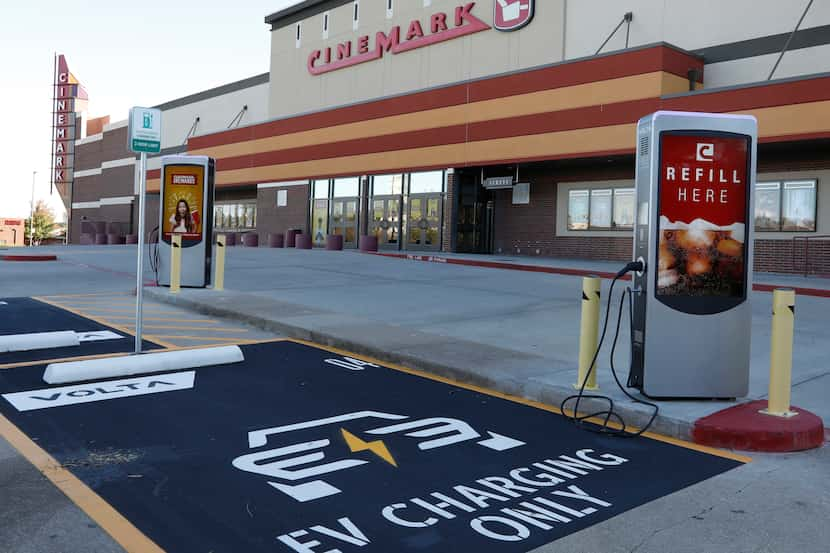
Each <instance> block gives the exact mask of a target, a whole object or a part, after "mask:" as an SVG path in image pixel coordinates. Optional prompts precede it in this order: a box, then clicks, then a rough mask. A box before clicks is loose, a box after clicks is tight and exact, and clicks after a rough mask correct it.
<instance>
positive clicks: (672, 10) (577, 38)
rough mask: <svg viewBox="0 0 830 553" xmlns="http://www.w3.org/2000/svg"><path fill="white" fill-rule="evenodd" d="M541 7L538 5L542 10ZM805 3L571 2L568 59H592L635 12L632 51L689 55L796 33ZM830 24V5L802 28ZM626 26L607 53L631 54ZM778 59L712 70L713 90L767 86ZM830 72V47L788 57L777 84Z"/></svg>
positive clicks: (817, 7)
mask: <svg viewBox="0 0 830 553" xmlns="http://www.w3.org/2000/svg"><path fill="white" fill-rule="evenodd" d="M538 3H540V1H539V0H537V4H538ZM806 5H807V2H806V0H805V1H804V2H795V1H792V0H787V1H782V0H695V1H691V0H661V1H657V0H567V2H566V21H567V30H566V38H565V53H564V54H565V58H566V59H574V58H581V57H585V56H592V55H594V53H595V52H596V51H597V48H599V47H600V45H601V44H602V42H603V41H604V40H605V39H606V38H607V37H608V35H609V34H610V33H611V31H613V30H614V27H616V26H617V24H618V23H619V22H620V20H621V19H622V17H623V14H625V13H626V12H629V11H630V12H632V13H633V14H634V19H633V21H632V22H631V31H630V34H629V43H628V44H629V46H630V47H636V46H642V45H644V44H652V43H654V42H668V43H671V44H674V45H675V46H678V47H680V48H683V49H685V50H690V51H694V50H699V49H702V48H707V47H710V46H716V45H721V44H728V43H732V42H737V41H742V40H750V39H754V38H759V37H764V36H769V35H776V34H781V33H790V32H792V30H793V28H794V27H795V25H796V23H797V22H798V19H799V17H801V14H802V12H803V11H804V8H805V6H806ZM827 24H830V2H814V3H813V5H812V6H811V7H810V11H809V12H808V13H807V16H806V17H805V18H804V21H803V22H802V24H801V29H809V28H811V27H818V26H822V25H827ZM625 31H626V27H625V26H623V27H622V28H621V29H620V30H619V31H618V32H617V33H616V34H615V35H614V37H613V38H612V39H611V40H610V41H609V42H608V44H607V45H606V46H605V48H603V52H610V51H613V50H621V49H623V48H625V39H626V32H625ZM777 57H778V56H777V54H769V55H764V56H756V57H750V58H742V59H739V60H734V61H730V62H724V63H718V64H713V65H711V66H709V65H707V66H706V70H705V78H704V80H705V84H706V87H707V88H713V87H720V86H730V85H737V84H742V83H750V82H756V81H762V80H765V79H766V78H767V76H768V75H769V72H770V70H771V69H772V66H773V65H774V64H775V60H776V58H777ZM825 71H830V56H828V55H827V47H813V48H805V49H803V50H794V51H792V52H789V53H787V55H785V56H784V59H783V60H782V62H781V65H780V67H779V68H778V70H777V71H776V74H775V76H776V77H777V78H783V77H793V76H799V75H808V74H813V73H821V72H825Z"/></svg>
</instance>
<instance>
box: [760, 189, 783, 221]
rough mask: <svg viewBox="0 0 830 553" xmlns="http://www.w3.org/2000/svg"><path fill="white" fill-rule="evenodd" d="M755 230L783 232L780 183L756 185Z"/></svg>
mask: <svg viewBox="0 0 830 553" xmlns="http://www.w3.org/2000/svg"><path fill="white" fill-rule="evenodd" d="M755 230H761V231H763V230H772V231H776V230H781V183H780V182H759V183H758V184H757V185H756V187H755Z"/></svg>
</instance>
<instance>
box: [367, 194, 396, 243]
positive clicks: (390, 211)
mask: <svg viewBox="0 0 830 553" xmlns="http://www.w3.org/2000/svg"><path fill="white" fill-rule="evenodd" d="M371 233H372V234H373V235H374V236H376V237H377V239H378V247H379V248H380V249H383V250H397V249H400V242H401V240H400V236H401V198H400V196H394V197H387V198H384V197H377V198H372V229H371Z"/></svg>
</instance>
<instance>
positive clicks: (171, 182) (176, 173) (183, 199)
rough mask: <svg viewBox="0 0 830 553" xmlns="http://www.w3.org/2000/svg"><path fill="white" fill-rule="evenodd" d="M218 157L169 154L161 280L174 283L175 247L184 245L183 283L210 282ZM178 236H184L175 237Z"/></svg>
mask: <svg viewBox="0 0 830 553" xmlns="http://www.w3.org/2000/svg"><path fill="white" fill-rule="evenodd" d="M215 167H216V164H215V161H214V160H213V158H210V157H207V156H182V155H175V156H165V157H163V158H162V160H161V187H160V190H159V197H160V201H159V225H158V228H159V241H158V253H159V255H158V283H159V285H161V286H170V283H171V263H170V259H171V255H170V253H171V252H170V250H171V248H173V247H174V246H175V247H181V276H180V284H181V286H185V287H191V288H204V287H205V286H207V285H208V284H210V280H211V265H212V258H213V247H212V245H213V241H212V240H211V237H212V236H213V199H214V179H215ZM175 237H178V238H179V239H180V240H175V241H174V238H175Z"/></svg>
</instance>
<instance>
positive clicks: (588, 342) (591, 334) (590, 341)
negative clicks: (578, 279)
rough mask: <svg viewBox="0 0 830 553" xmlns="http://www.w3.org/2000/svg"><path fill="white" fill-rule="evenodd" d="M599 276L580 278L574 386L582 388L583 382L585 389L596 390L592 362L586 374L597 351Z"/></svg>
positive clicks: (595, 370) (595, 377) (597, 387)
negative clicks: (579, 306) (577, 364)
mask: <svg viewBox="0 0 830 553" xmlns="http://www.w3.org/2000/svg"><path fill="white" fill-rule="evenodd" d="M601 282H602V281H601V280H600V278H599V277H595V276H588V277H585V278H583V279H582V322H581V324H580V327H579V376H578V377H577V381H576V384H574V388H577V389H580V388H582V383H583V382H585V378H586V376H587V378H588V381H587V382H586V383H585V389H586V390H598V389H599V386H597V367H596V363H594V367H593V370H591V374H590V375H588V370H589V365H590V364H591V360H593V358H594V354H596V352H597V339H598V337H599V307H600V286H601Z"/></svg>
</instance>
